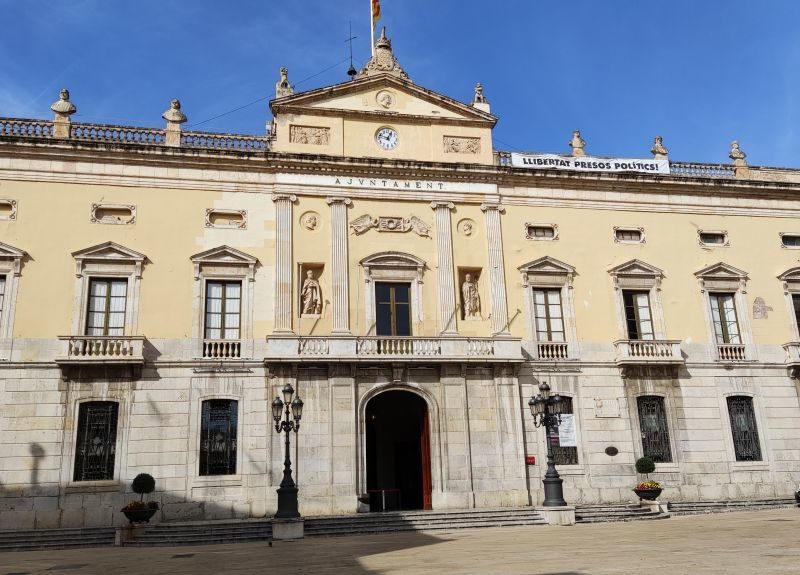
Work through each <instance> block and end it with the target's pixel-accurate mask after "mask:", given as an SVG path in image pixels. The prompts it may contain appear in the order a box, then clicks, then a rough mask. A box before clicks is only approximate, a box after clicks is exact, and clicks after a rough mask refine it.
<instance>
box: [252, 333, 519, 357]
mask: <svg viewBox="0 0 800 575" xmlns="http://www.w3.org/2000/svg"><path fill="white" fill-rule="evenodd" d="M267 350H268V351H267V354H268V356H269V357H268V361H303V360H310V361H313V360H315V359H317V360H322V361H368V362H392V361H405V362H430V361H436V362H521V361H522V348H521V345H520V340H519V339H515V338H473V337H382V336H371V337H296V336H289V337H286V336H271V337H268V338H267Z"/></svg>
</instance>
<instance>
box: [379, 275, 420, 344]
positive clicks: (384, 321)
mask: <svg viewBox="0 0 800 575" xmlns="http://www.w3.org/2000/svg"><path fill="white" fill-rule="evenodd" d="M410 297H411V284H407V283H386V282H376V283H375V316H376V322H375V333H376V335H399V336H404V335H411V299H410Z"/></svg>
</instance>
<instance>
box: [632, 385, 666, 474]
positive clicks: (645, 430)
mask: <svg viewBox="0 0 800 575" xmlns="http://www.w3.org/2000/svg"><path fill="white" fill-rule="evenodd" d="M636 402H637V406H638V408H639V431H640V432H641V434H642V453H643V454H644V455H646V456H647V457H649V458H651V459H652V460H653V461H655V462H656V463H672V451H671V450H670V446H669V429H668V427H667V416H666V413H665V412H664V398H662V397H658V396H654V395H645V396H642V397H639V398H637V401H636Z"/></svg>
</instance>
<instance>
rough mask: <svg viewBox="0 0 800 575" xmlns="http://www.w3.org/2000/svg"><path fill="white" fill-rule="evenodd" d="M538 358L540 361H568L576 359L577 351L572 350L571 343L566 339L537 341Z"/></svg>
mask: <svg viewBox="0 0 800 575" xmlns="http://www.w3.org/2000/svg"><path fill="white" fill-rule="evenodd" d="M535 359H536V360H538V361H566V360H570V359H576V357H575V351H570V344H569V343H568V342H566V341H537V342H536V357H535Z"/></svg>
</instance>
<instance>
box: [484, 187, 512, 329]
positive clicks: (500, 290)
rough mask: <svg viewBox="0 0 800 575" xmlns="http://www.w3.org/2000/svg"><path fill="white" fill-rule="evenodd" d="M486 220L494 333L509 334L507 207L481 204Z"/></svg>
mask: <svg viewBox="0 0 800 575" xmlns="http://www.w3.org/2000/svg"><path fill="white" fill-rule="evenodd" d="M481 211H482V212H483V213H484V217H485V220H486V247H487V251H488V260H487V261H488V264H489V288H490V289H489V293H490V296H491V300H492V309H491V320H492V333H493V334H494V335H507V334H508V333H509V331H508V301H507V295H506V273H505V264H504V262H503V260H504V258H503V233H502V226H501V223H500V214H501V213H502V212H504V211H505V208H504V207H503V206H502V205H500V204H499V203H495V202H486V203H483V204H481Z"/></svg>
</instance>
